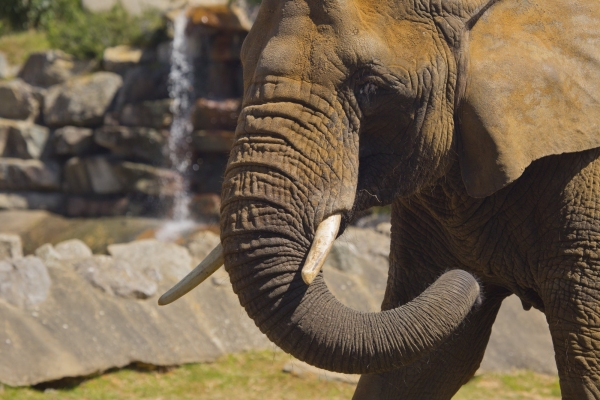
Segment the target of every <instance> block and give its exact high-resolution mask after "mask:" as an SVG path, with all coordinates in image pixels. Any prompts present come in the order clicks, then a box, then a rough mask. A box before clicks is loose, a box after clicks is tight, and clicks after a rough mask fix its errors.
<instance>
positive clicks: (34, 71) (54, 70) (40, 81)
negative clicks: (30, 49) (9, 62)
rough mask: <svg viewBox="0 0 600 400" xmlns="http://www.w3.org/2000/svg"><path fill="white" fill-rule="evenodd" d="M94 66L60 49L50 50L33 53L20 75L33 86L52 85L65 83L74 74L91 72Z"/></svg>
mask: <svg viewBox="0 0 600 400" xmlns="http://www.w3.org/2000/svg"><path fill="white" fill-rule="evenodd" d="M93 67H94V63H93V62H90V61H78V60H76V59H75V58H74V57H73V56H71V55H69V54H66V53H64V52H62V51H60V50H49V51H45V52H39V53H32V54H31V55H30V56H29V58H28V59H27V61H26V62H25V65H24V66H23V68H22V69H21V72H20V73H19V77H20V78H21V79H23V80H24V81H25V82H27V83H29V84H30V85H33V86H41V87H50V86H52V85H56V84H59V83H63V82H65V81H67V80H68V79H69V78H71V77H72V76H75V75H78V74H82V73H85V72H89V71H90V70H91V69H92V68H93Z"/></svg>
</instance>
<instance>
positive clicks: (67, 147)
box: [53, 126, 95, 156]
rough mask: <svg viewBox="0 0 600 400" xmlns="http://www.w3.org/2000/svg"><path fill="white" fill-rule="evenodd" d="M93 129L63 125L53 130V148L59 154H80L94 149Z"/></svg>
mask: <svg viewBox="0 0 600 400" xmlns="http://www.w3.org/2000/svg"><path fill="white" fill-rule="evenodd" d="M94 148H95V146H94V131H93V130H91V129H88V128H79V127H76V126H65V127H63V128H60V129H57V130H56V131H54V137H53V149H54V152H55V153H56V154H57V155H60V156H81V155H86V154H89V153H90V152H92V151H93V150H94Z"/></svg>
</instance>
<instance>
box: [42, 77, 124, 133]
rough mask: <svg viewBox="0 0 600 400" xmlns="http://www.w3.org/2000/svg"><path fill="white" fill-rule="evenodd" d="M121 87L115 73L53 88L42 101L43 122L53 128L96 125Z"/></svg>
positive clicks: (84, 78) (69, 82)
mask: <svg viewBox="0 0 600 400" xmlns="http://www.w3.org/2000/svg"><path fill="white" fill-rule="evenodd" d="M122 84H123V80H122V78H121V77H120V76H119V75H117V74H114V73H112V72H97V73H95V74H92V75H86V76H81V77H76V78H73V79H70V80H69V81H67V82H65V83H63V84H60V85H56V86H53V87H51V88H50V89H49V90H48V93H47V95H46V97H45V99H44V121H45V123H46V124H47V125H48V126H54V127H61V126H66V125H75V126H97V125H99V124H101V123H102V121H103V119H104V114H105V113H106V111H107V110H108V108H109V106H110V105H111V103H112V101H113V98H114V96H115V94H116V93H117V91H118V90H119V88H120V87H121V85H122Z"/></svg>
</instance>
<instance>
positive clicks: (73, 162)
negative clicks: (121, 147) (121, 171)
mask: <svg viewBox="0 0 600 400" xmlns="http://www.w3.org/2000/svg"><path fill="white" fill-rule="evenodd" d="M64 169H65V172H64V181H65V183H64V188H65V190H66V191H67V192H68V193H73V194H92V193H96V194H115V193H122V192H123V185H122V184H121V179H120V177H119V176H118V174H117V173H116V171H115V162H114V161H113V160H112V159H110V158H108V157H105V156H95V157H88V158H80V157H73V158H71V159H69V160H68V161H67V163H66V164H65V167H64Z"/></svg>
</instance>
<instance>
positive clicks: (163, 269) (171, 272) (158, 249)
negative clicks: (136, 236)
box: [108, 239, 192, 282]
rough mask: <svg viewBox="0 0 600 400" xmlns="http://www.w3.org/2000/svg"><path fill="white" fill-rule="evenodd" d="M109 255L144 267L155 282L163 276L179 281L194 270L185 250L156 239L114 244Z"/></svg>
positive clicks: (146, 273)
mask: <svg viewBox="0 0 600 400" xmlns="http://www.w3.org/2000/svg"><path fill="white" fill-rule="evenodd" d="M108 253H109V254H110V255H112V256H113V257H115V259H119V260H125V261H127V262H128V263H129V264H131V265H136V266H140V268H142V267H143V268H144V269H143V271H144V274H145V275H146V276H148V277H150V278H151V279H152V280H154V281H155V282H160V281H161V280H162V279H163V276H168V277H171V278H173V279H177V280H179V279H181V278H183V277H184V276H186V275H187V274H188V273H189V272H190V270H191V268H192V257H191V256H190V253H189V252H188V251H187V250H186V249H185V248H183V247H181V246H177V245H176V244H173V243H163V242H159V241H158V240H155V239H146V240H138V241H136V242H132V243H126V244H113V245H110V246H108Z"/></svg>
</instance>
